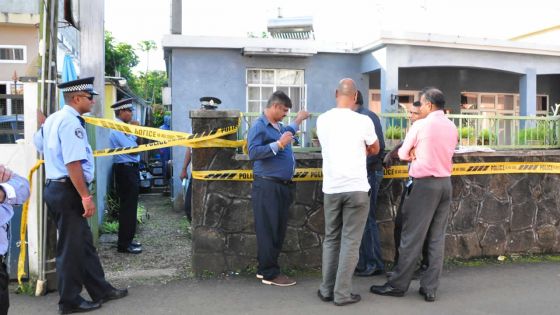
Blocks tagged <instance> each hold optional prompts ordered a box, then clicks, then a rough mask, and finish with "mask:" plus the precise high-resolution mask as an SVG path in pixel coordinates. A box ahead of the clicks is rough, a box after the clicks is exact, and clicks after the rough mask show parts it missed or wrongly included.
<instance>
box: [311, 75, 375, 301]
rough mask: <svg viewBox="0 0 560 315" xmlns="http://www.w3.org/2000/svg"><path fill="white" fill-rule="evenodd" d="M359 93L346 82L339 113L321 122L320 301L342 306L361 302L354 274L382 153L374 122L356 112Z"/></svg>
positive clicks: (339, 94) (341, 89)
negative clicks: (375, 162) (370, 161)
mask: <svg viewBox="0 0 560 315" xmlns="http://www.w3.org/2000/svg"><path fill="white" fill-rule="evenodd" d="M357 92H358V89H357V88H356V83H354V81H353V80H352V79H343V80H341V81H340V83H339V85H338V88H337V90H336V107H335V108H333V109H331V110H329V111H327V112H325V113H324V114H322V115H320V116H319V118H318V119H317V135H318V137H319V141H320V142H321V150H322V155H323V193H324V201H323V204H324V211H325V239H324V241H323V268H322V269H323V270H322V272H323V281H322V283H321V286H320V288H319V291H318V292H317V295H318V296H319V298H320V299H321V300H322V301H325V302H329V301H334V304H335V305H337V306H343V305H347V304H351V303H356V302H359V301H360V300H361V297H360V295H358V294H354V293H352V274H353V273H354V269H355V268H356V265H357V263H358V256H359V249H360V243H361V240H362V235H363V232H364V226H365V224H366V221H367V217H368V212H369V196H368V192H369V190H370V185H369V182H368V178H367V168H366V157H367V156H368V155H373V154H377V153H378V152H379V141H378V139H377V135H376V134H375V127H374V125H373V122H372V121H371V119H370V118H369V117H368V116H366V115H362V114H359V113H357V112H355V111H353V108H354V105H355V104H356V99H357V95H358V94H357Z"/></svg>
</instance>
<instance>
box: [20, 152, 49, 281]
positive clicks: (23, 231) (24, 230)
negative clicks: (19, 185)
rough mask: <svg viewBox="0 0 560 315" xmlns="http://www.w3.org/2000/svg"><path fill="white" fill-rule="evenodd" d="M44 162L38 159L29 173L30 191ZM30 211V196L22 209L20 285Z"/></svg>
mask: <svg viewBox="0 0 560 315" xmlns="http://www.w3.org/2000/svg"><path fill="white" fill-rule="evenodd" d="M41 164H43V160H39V161H37V163H35V165H34V166H33V167H32V168H31V170H29V174H28V175H27V180H28V181H29V191H30V192H31V188H32V183H33V181H32V179H33V173H35V171H37V169H39V167H40V166H41ZM28 211H29V198H27V200H26V201H25V202H24V203H23V208H22V210H21V226H20V230H19V243H20V247H19V258H18V272H17V280H18V283H19V285H20V286H21V279H22V278H23V277H24V276H25V255H26V254H27V250H26V249H27V241H26V237H25V235H26V234H27V212H28Z"/></svg>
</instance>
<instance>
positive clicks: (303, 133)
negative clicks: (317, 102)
mask: <svg viewBox="0 0 560 315" xmlns="http://www.w3.org/2000/svg"><path fill="white" fill-rule="evenodd" d="M255 70H259V71H273V72H274V79H273V84H263V83H249V71H255ZM282 70H290V71H298V72H301V74H302V79H301V80H302V84H301V85H295V84H279V83H278V77H277V76H278V71H282ZM261 81H262V80H261ZM279 86H282V87H288V88H300V89H301V92H300V96H299V99H298V102H299V104H300V110H307V84H305V70H304V69H287V68H246V69H245V109H246V111H247V112H249V101H255V100H249V87H259V88H263V87H268V88H272V93H274V92H276V91H277V90H278V87H279ZM288 94H289V93H288ZM269 96H270V95H267V96H266V97H264V98H263V96H262V95H260V97H261V99H260V101H261V102H262V100H266V99H268V97H269ZM288 96H289V97H290V99H291V98H292V97H291V96H290V95H288ZM292 101H294V100H293V99H292ZM263 110H264V108H263V105H262V104H259V111H258V112H259V113H262V112H263ZM291 111H292V110H291V109H290V111H289V112H291ZM287 122H288V123H290V122H291V118H289V117H288V118H287ZM300 133H301V139H300V141H301V146H302V147H306V146H307V143H306V142H305V141H306V138H307V137H306V136H307V122H306V121H304V122H303V123H302V124H301V126H300Z"/></svg>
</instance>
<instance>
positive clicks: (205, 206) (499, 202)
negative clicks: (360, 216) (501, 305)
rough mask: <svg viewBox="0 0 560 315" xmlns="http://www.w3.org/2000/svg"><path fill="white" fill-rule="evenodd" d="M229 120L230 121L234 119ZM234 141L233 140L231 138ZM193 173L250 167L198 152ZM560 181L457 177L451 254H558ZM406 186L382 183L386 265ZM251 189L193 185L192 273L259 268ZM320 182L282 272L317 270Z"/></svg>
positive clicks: (294, 212) (306, 196)
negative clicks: (295, 269) (286, 270)
mask: <svg viewBox="0 0 560 315" xmlns="http://www.w3.org/2000/svg"><path fill="white" fill-rule="evenodd" d="M235 115H237V113H236V112H222V111H215V112H211V111H210V112H208V111H196V112H191V117H192V118H193V131H194V132H200V131H204V130H210V129H212V128H216V127H224V126H229V125H232V124H234V123H236V118H231V116H235ZM228 116H230V117H228ZM229 138H230V139H234V138H235V135H232V136H230V137H229ZM193 152H194V153H193V169H194V170H212V169H213V170H222V169H251V163H250V161H248V159H247V156H245V155H239V154H237V153H236V150H235V149H216V148H210V149H195V150H194V151H193ZM296 158H297V167H321V163H322V161H321V159H320V154H317V153H307V154H306V153H301V154H296ZM454 160H455V162H458V163H460V162H483V161H487V162H497V161H554V162H560V152H559V151H526V152H520V151H517V152H505V153H504V152H502V153H480V154H467V155H462V156H456V157H455V159H454ZM559 187H560V175H558V174H556V175H554V174H505V175H473V176H454V177H453V191H454V193H453V204H452V209H451V215H450V218H449V223H450V224H449V227H448V231H447V235H446V256H448V257H460V258H470V257H477V256H495V255H500V254H506V253H527V252H560V209H559V208H560V193H559V192H558V189H559ZM401 191H402V180H388V179H387V180H384V181H383V183H382V185H381V188H380V193H379V199H378V209H379V211H378V213H377V220H378V223H379V228H380V232H381V241H382V249H383V256H384V259H385V260H387V261H391V260H392V258H393V255H394V249H393V246H394V245H393V227H394V225H393V219H394V217H395V212H396V210H397V207H398V204H399V200H400V194H401ZM250 194H251V184H250V182H242V181H235V182H234V181H201V180H195V181H194V186H193V222H192V228H193V271H194V272H195V273H202V272H203V271H205V270H208V271H212V272H222V271H226V270H242V269H245V268H246V267H248V266H254V265H256V237H255V231H254V221H253V213H252V208H251V197H250ZM322 198H323V195H322V192H321V182H299V183H298V184H297V191H296V198H295V203H294V205H293V206H292V207H291V208H290V216H289V221H288V231H287V235H286V240H285V242H284V248H283V252H282V254H281V257H280V263H281V265H282V266H286V267H288V266H291V267H319V266H320V265H321V245H320V244H321V241H322V238H323V232H324V217H323V207H322Z"/></svg>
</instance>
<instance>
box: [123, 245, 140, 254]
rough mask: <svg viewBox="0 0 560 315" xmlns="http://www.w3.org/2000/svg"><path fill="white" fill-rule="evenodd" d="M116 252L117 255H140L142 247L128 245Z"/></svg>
mask: <svg viewBox="0 0 560 315" xmlns="http://www.w3.org/2000/svg"><path fill="white" fill-rule="evenodd" d="M117 251H118V252H119V253H129V254H140V253H141V252H142V247H134V246H132V245H128V247H127V248H118V249H117Z"/></svg>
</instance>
